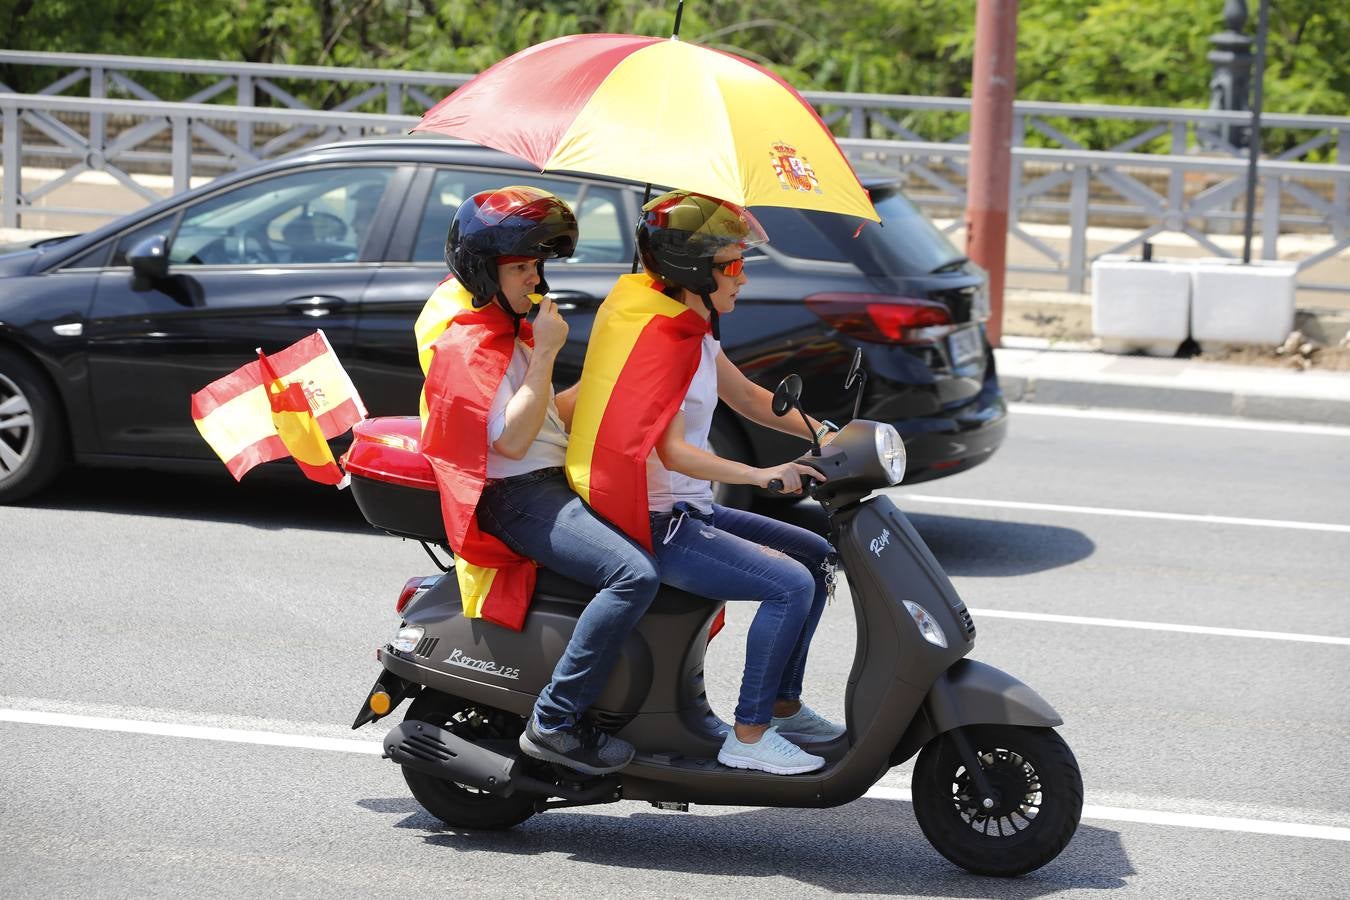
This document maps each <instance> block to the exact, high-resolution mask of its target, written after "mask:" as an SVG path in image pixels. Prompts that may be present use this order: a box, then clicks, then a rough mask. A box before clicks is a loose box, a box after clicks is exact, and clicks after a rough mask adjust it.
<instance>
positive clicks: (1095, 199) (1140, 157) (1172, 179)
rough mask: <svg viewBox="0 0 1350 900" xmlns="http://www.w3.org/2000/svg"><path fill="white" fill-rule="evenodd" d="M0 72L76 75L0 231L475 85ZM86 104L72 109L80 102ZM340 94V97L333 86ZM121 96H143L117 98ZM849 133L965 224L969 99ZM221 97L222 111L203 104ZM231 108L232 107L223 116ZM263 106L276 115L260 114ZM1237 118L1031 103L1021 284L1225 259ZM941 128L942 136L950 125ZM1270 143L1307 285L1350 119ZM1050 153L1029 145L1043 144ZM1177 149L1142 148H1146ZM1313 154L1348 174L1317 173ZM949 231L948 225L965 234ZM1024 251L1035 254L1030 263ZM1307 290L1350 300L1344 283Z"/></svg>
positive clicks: (287, 74) (25, 56)
mask: <svg viewBox="0 0 1350 900" xmlns="http://www.w3.org/2000/svg"><path fill="white" fill-rule="evenodd" d="M0 63H3V64H9V65H11V66H13V65H24V66H42V67H47V68H51V69H53V70H56V71H58V72H59V71H61V70H69V71H65V72H64V74H59V75H57V76H55V77H54V80H53V81H51V82H50V83H49V84H48V85H46V86H45V87H44V88H43V89H42V90H41V92H40V93H38V94H15V93H5V91H7V90H8V89H7V88H6V86H5V85H3V84H0V112H2V113H3V123H2V124H3V137H2V138H0V144H2V150H3V155H2V156H0V165H2V166H3V169H4V174H3V181H2V182H0V225H3V226H7V227H16V226H18V225H19V224H21V222H22V218H23V216H24V214H25V213H36V212H38V211H40V212H41V213H42V214H43V215H50V216H58V217H59V216H77V215H91V214H92V215H99V214H103V215H111V214H112V213H108V212H106V211H104V212H100V211H98V210H92V209H89V208H84V207H80V206H78V205H65V206H61V205H55V204H52V203H51V202H48V203H45V204H42V203H38V202H37V201H40V200H43V199H44V198H48V199H49V198H50V196H51V195H52V193H53V192H54V191H56V190H57V189H59V188H61V187H62V186H64V185H67V184H69V183H70V182H71V181H72V180H74V179H77V178H78V177H79V176H80V175H82V174H83V173H85V172H89V171H99V172H103V173H106V174H107V175H109V176H111V177H112V178H114V179H115V180H116V181H117V182H118V183H120V184H121V185H123V186H125V188H126V189H128V190H130V191H132V192H133V193H134V194H135V195H137V196H138V197H141V198H144V199H145V200H146V201H150V200H154V199H158V197H159V195H158V194H157V193H155V192H154V191H152V190H150V189H148V188H147V187H145V186H144V185H143V184H142V183H141V182H140V181H138V180H137V176H139V175H141V174H142V173H145V172H155V171H158V172H164V173H167V174H169V175H170V176H171V178H172V187H173V189H174V190H175V191H178V190H182V189H184V188H186V187H187V186H188V184H189V181H190V179H191V178H193V177H194V176H196V177H202V176H213V175H219V174H221V173H222V172H226V171H232V170H235V169H238V168H241V167H244V166H248V165H252V164H254V163H256V162H259V161H261V160H264V159H270V158H273V157H275V156H279V155H282V154H284V153H287V152H291V151H293V150H296V149H300V148H302V147H305V146H309V145H313V144H316V143H322V142H326V141H330V140H334V139H341V138H346V137H355V136H360V135H368V134H390V133H401V132H404V131H407V130H408V129H409V128H410V127H411V126H412V124H413V123H414V122H416V115H411V114H408V113H409V112H410V111H411V112H412V113H417V112H420V111H421V110H422V109H425V108H426V107H428V106H430V105H432V104H434V103H435V102H436V100H437V99H438V97H439V96H440V95H442V94H444V93H446V92H448V91H449V90H451V89H453V88H454V87H456V86H458V85H460V84H463V83H464V82H465V81H467V80H468V79H469V78H470V77H472V76H470V75H463V74H458V75H445V74H437V73H427V72H398V71H393V72H391V71H384V70H375V69H331V68H323V67H315V66H274V65H261V64H254V63H220V62H209V61H202V60H175V59H147V58H140V57H119V56H94V55H87V54H51V53H28V52H18V51H0ZM133 73H171V74H174V75H177V76H185V78H184V79H183V80H187V81H193V80H194V79H195V82H194V84H200V83H201V82H203V81H206V82H209V83H207V84H205V85H204V86H202V87H200V88H199V89H197V90H195V91H193V92H192V93H191V94H190V95H189V96H187V97H176V98H169V100H167V101H166V100H165V99H164V98H160V97H159V96H157V95H156V94H155V93H153V92H152V91H151V90H149V89H148V88H146V87H145V85H144V84H142V83H141V81H143V80H145V78H144V76H141V80H137V77H136V76H135V75H134V74H133ZM298 83H299V84H307V85H310V86H313V85H314V84H324V85H328V86H330V87H332V88H333V90H335V91H338V93H339V94H340V95H342V97H343V98H342V99H341V100H339V101H337V102H335V103H334V104H333V107H332V108H330V109H325V110H314V109H310V108H309V107H307V106H306V105H305V104H304V103H303V102H301V101H300V100H299V99H298V98H297V97H296V92H297V91H299V90H300V88H299V87H297V84H298ZM86 86H87V93H88V96H87V97H72V96H65V95H63V92H66V91H71V90H75V89H80V90H83V89H84V88H85V87H86ZM339 89H340V90H339ZM113 94H121V95H126V96H130V97H132V98H134V99H130V100H126V99H113V98H112V96H111V95H113ZM804 96H805V97H806V98H807V100H808V101H809V102H811V103H813V104H814V105H815V106H816V107H817V109H818V110H819V111H820V112H821V114H822V118H823V119H824V120H825V121H826V122H827V123H829V124H831V125H832V126H833V127H835V128H836V130H837V131H838V132H839V133H840V134H841V135H847V136H844V137H842V138H841V141H840V143H841V146H843V147H844V149H845V152H846V153H848V154H849V155H850V156H851V157H852V158H854V159H855V160H856V159H868V160H873V161H875V162H877V163H879V164H881V165H884V166H888V167H890V168H892V169H893V170H894V171H896V172H897V173H899V175H900V176H901V177H902V178H903V179H904V184H905V187H906V190H907V191H908V192H909V193H910V195H911V196H912V197H913V198H914V199H915V200H916V201H917V202H919V204H920V205H921V206H922V207H924V208H925V210H926V211H928V212H929V213H930V214H934V215H937V216H945V217H949V218H959V217H960V211H961V210H962V209H964V206H965V189H964V183H965V161H966V158H967V157H968V155H969V147H968V146H967V145H966V143H965V135H959V134H958V135H955V136H954V138H953V139H952V140H950V141H942V140H933V139H932V134H933V132H932V131H930V132H929V133H928V134H925V133H924V129H925V128H930V127H931V128H933V129H936V130H944V129H945V131H948V132H950V131H951V130H952V129H953V125H952V122H953V119H952V117H953V116H956V117H958V118H957V121H958V125H959V117H961V116H968V114H969V110H970V101H969V100H967V99H962V98H935V97H909V96H883V95H874V94H843V93H829V92H805V93H804ZM207 101H216V102H207ZM221 101H233V103H226V102H221ZM259 103H266V104H271V105H267V106H259V105H258V104H259ZM1074 120H1093V121H1101V120H1115V121H1119V122H1125V123H1132V129H1133V130H1132V133H1131V134H1130V135H1129V136H1128V137H1126V138H1124V139H1123V140H1120V141H1118V142H1117V143H1115V144H1114V145H1112V146H1111V147H1110V148H1109V149H1106V150H1093V149H1088V148H1085V147H1083V146H1081V145H1080V144H1078V143H1077V142H1075V141H1073V140H1072V139H1070V138H1069V137H1068V136H1067V134H1066V133H1065V129H1064V128H1063V127H1060V126H1057V125H1056V124H1055V123H1056V122H1063V121H1074ZM1248 121H1249V120H1248V117H1247V116H1246V115H1245V114H1242V113H1231V112H1218V111H1209V110H1192V109H1171V108H1156V107H1119V106H1114V107H1113V106H1096V105H1084V104H1063V103H1038V102H1025V101H1020V102H1018V103H1017V104H1016V106H1015V118H1014V135H1013V137H1014V151H1013V158H1014V184H1013V196H1012V215H1011V223H1010V235H1011V237H1012V239H1013V240H1014V241H1016V242H1019V243H1020V244H1021V245H1022V246H1023V247H1024V248H1025V249H1026V250H1028V251H1029V252H1030V253H1031V255H1032V256H1033V257H1035V259H1036V263H1035V264H1031V265H1027V264H1022V265H1014V266H1013V267H1012V269H1013V271H1024V272H1032V273H1038V274H1043V275H1054V276H1056V277H1057V278H1061V279H1062V282H1061V284H1062V286H1063V287H1064V288H1066V289H1068V290H1072V291H1081V290H1082V289H1083V286H1084V283H1085V281H1086V278H1087V275H1088V270H1089V266H1090V263H1091V260H1092V258H1095V257H1096V256H1099V255H1101V254H1102V253H1106V252H1119V251H1121V250H1124V249H1127V248H1129V247H1131V246H1133V245H1136V244H1139V243H1140V242H1142V241H1144V240H1148V239H1149V238H1150V237H1153V236H1156V235H1158V234H1160V233H1162V232H1175V233H1178V234H1182V235H1185V236H1186V237H1187V238H1188V239H1189V240H1191V241H1193V242H1194V244H1195V245H1196V247H1197V248H1199V249H1201V250H1202V251H1204V252H1207V253H1210V254H1213V255H1215V256H1232V255H1233V253H1232V252H1231V251H1229V250H1227V249H1225V248H1224V247H1222V246H1221V245H1220V243H1218V242H1216V239H1215V235H1217V234H1223V233H1231V232H1232V231H1233V230H1234V226H1235V225H1236V223H1238V222H1239V221H1240V219H1241V218H1242V215H1243V213H1242V202H1243V194H1244V191H1245V185H1246V181H1245V175H1246V163H1245V161H1244V160H1243V159H1242V158H1241V157H1242V154H1243V153H1244V151H1242V150H1241V149H1240V148H1236V147H1233V146H1232V145H1230V144H1228V143H1227V142H1226V141H1224V140H1223V139H1222V138H1221V137H1220V134H1222V133H1223V132H1224V131H1225V130H1226V129H1224V128H1223V126H1231V125H1245V124H1246V123H1247V122H1248ZM939 126H940V127H939ZM1262 128H1263V133H1266V132H1271V133H1273V132H1275V131H1279V132H1280V133H1281V134H1284V135H1289V134H1293V135H1295V136H1296V138H1297V139H1298V142H1297V143H1295V144H1293V145H1292V146H1290V147H1289V149H1288V150H1286V151H1284V152H1282V153H1280V154H1279V155H1278V156H1277V157H1275V158H1273V159H1265V160H1262V161H1261V163H1260V165H1259V168H1258V177H1259V185H1260V188H1261V199H1260V201H1259V202H1260V206H1259V212H1258V222H1259V232H1258V233H1259V236H1260V238H1261V241H1262V256H1263V257H1264V258H1266V259H1274V258H1277V257H1278V256H1279V253H1280V251H1279V242H1280V238H1281V235H1284V234H1288V233H1290V232H1298V231H1301V232H1304V233H1308V232H1312V233H1315V234H1317V235H1319V236H1322V237H1324V238H1325V240H1324V241H1323V242H1322V243H1323V246H1321V247H1320V248H1318V249H1316V250H1315V251H1311V252H1307V253H1305V254H1303V255H1302V257H1301V258H1298V259H1297V263H1298V266H1299V268H1300V271H1301V272H1306V271H1307V270H1309V269H1311V268H1313V267H1316V266H1318V265H1320V264H1322V263H1324V262H1326V261H1327V260H1330V259H1332V258H1334V257H1336V256H1337V255H1338V254H1340V253H1341V252H1342V251H1343V250H1345V249H1346V248H1347V247H1350V210H1348V209H1347V198H1350V165H1347V164H1348V163H1350V117H1336V116H1298V115H1285V114H1278V113H1274V114H1270V113H1268V114H1265V115H1264V116H1263V119H1262ZM1032 143H1035V144H1039V145H1042V146H1032V145H1031V144H1032ZM1160 144H1162V145H1165V147H1166V149H1167V152H1165V153H1156V152H1153V153H1150V152H1141V149H1142V148H1150V149H1158V148H1159V145H1160ZM1310 155H1320V156H1324V157H1328V158H1331V157H1334V158H1335V159H1336V161H1337V162H1336V163H1329V162H1311V161H1308V159H1309V157H1310ZM39 160H45V161H48V162H54V163H55V164H56V167H58V168H60V169H61V170H62V171H61V174H60V175H59V176H58V177H56V178H54V179H52V180H50V181H47V182H46V183H44V184H40V185H37V186H35V187H33V188H31V189H29V190H28V191H26V192H25V191H23V190H21V187H22V182H21V180H20V170H21V169H22V168H23V167H24V166H25V165H29V166H31V165H34V163H35V162H36V161H39ZM1038 221H1039V222H1054V223H1058V224H1061V225H1067V226H1068V242H1067V249H1066V250H1065V249H1059V248H1057V247H1056V246H1053V245H1052V244H1051V243H1050V242H1048V241H1047V240H1045V239H1044V238H1042V237H1038V236H1036V235H1035V234H1033V233H1032V232H1033V231H1034V230H1035V229H1034V228H1031V227H1029V226H1030V225H1031V223H1034V222H1038ZM959 224H960V223H959V222H953V223H952V224H951V225H950V226H949V230H950V229H954V228H957V227H959ZM1102 224H1116V225H1118V226H1120V227H1123V228H1126V229H1127V231H1128V236H1127V237H1126V238H1125V239H1123V240H1120V241H1117V242H1115V243H1114V244H1113V245H1112V246H1110V247H1109V248H1108V249H1101V250H1096V251H1092V252H1090V247H1089V242H1088V228H1089V226H1097V225H1102ZM1024 255H1025V254H1024ZM1301 277H1302V280H1301V282H1300V285H1301V286H1302V287H1305V288H1312V289H1318V290H1336V291H1350V277H1336V278H1333V279H1332V280H1330V281H1324V282H1316V281H1315V280H1310V279H1309V278H1308V277H1307V276H1301Z"/></svg>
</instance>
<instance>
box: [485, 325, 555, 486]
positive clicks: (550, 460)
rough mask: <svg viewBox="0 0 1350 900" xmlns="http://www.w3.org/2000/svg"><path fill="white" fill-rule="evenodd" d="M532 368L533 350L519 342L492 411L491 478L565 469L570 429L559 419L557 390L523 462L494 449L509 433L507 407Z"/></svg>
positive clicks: (489, 414)
mask: <svg viewBox="0 0 1350 900" xmlns="http://www.w3.org/2000/svg"><path fill="white" fill-rule="evenodd" d="M529 366H530V348H529V347H526V346H525V345H524V344H522V343H521V342H520V341H516V350H515V352H514V353H512V354H511V363H510V365H508V366H507V367H506V374H505V375H503V376H502V383H501V386H500V387H498V388H497V396H496V397H494V398H492V408H491V409H489V410H488V451H487V477H488V478H509V477H511V476H512V475H524V474H526V473H528V472H533V471H535V470H536V469H547V468H550V467H552V466H561V465H562V464H563V461H564V459H566V457H567V429H566V428H565V427H563V421H562V418H561V417H560V416H559V415H558V406H557V404H555V403H554V402H553V388H552V387H550V388H549V389H548V413H547V414H546V415H545V416H544V424H543V426H542V427H541V428H540V429H539V434H537V435H536V436H535V438H534V440H533V441H532V442H531V443H530V449H528V450H526V451H525V455H524V456H523V457H522V458H520V459H511V458H510V457H508V456H502V455H501V454H500V453H498V452H497V451H496V450H494V449H492V445H493V444H495V443H496V442H497V439H498V438H500V437H501V436H502V432H504V431H505V430H506V404H508V403H510V402H511V398H512V397H513V396H515V393H516V391H518V390H520V386H521V385H522V384H524V383H525V370H526V369H528V368H529Z"/></svg>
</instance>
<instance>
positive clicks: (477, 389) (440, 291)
mask: <svg viewBox="0 0 1350 900" xmlns="http://www.w3.org/2000/svg"><path fill="white" fill-rule="evenodd" d="M414 330H415V332H416V336H417V346H418V351H419V356H420V358H421V360H422V367H423V371H425V372H426V376H427V380H426V386H425V387H424V389H423V402H422V422H423V424H422V453H423V455H424V456H426V458H427V461H428V462H429V463H431V468H432V471H433V472H434V473H435V476H436V486H437V487H438V488H439V489H440V493H441V516H442V517H443V518H444V519H445V534H446V537H447V538H448V539H449V541H450V549H452V550H453V551H454V552H455V556H456V557H457V560H456V562H455V577H456V578H457V580H458V581H459V594H460V600H461V602H462V603H463V605H464V615H466V616H468V617H470V618H483V619H487V620H488V621H489V622H495V623H496V624H498V625H503V626H505V627H507V628H512V629H515V630H516V631H519V630H520V629H521V628H523V627H524V626H525V614H526V613H527V612H528V611H529V606H530V595H531V594H533V593H534V581H535V575H536V569H535V565H534V563H533V562H532V561H531V560H529V559H526V558H525V557H523V556H519V555H518V554H516V553H514V552H513V551H512V550H511V549H510V548H508V547H507V546H506V545H505V544H503V543H502V542H501V541H499V540H497V538H495V537H493V536H492V535H490V534H487V533H485V532H483V531H480V530H479V529H478V520H477V518H476V515H475V511H476V510H477V508H478V499H479V497H481V496H482V493H483V482H484V481H485V480H486V478H487V450H488V438H487V420H488V412H489V411H490V410H491V408H492V400H493V398H494V397H496V396H497V389H498V388H499V387H501V383H502V376H504V375H505V374H506V367H507V366H508V365H510V363H511V355H512V353H514V352H515V333H514V330H513V328H512V322H511V318H510V317H509V316H508V315H507V314H506V312H505V311H503V310H502V309H501V308H500V307H499V306H497V305H496V304H495V303H493V304H488V305H487V306H484V307H483V308H482V309H474V308H473V297H472V295H470V294H469V292H468V291H467V290H465V288H464V287H463V286H462V285H461V284H460V283H459V282H458V281H456V280H454V279H453V278H450V279H447V280H445V281H443V282H442V283H441V285H440V287H438V288H437V289H436V292H435V293H434V294H432V296H431V299H430V300H428V301H427V305H426V307H425V308H424V310H423V313H422V315H421V316H419V317H418V319H417V324H416V325H415V326H414ZM520 338H521V340H522V341H524V342H525V343H526V344H530V343H531V342H532V339H533V332H532V329H531V328H530V325H529V323H528V322H522V323H521V325H520Z"/></svg>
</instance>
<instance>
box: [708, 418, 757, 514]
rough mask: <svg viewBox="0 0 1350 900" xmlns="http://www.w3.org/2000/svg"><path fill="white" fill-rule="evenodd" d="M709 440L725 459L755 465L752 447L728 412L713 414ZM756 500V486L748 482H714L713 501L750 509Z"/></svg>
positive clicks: (715, 450) (722, 504)
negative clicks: (728, 415)
mask: <svg viewBox="0 0 1350 900" xmlns="http://www.w3.org/2000/svg"><path fill="white" fill-rule="evenodd" d="M708 442H709V443H710V444H712V451H713V452H714V453H716V454H717V455H718V456H720V457H722V458H723V459H734V460H736V461H737V462H743V463H745V464H746V465H750V466H753V465H754V464H755V461H754V460H752V459H751V458H750V448H749V447H748V446H747V445H746V442H745V438H744V437H742V436H741V434H740V429H739V428H738V427H737V425H736V423H735V422H732V421H729V420H728V417H727V416H726V414H724V413H722V412H720V411H719V412H718V413H717V414H716V415H714V416H713V423H712V430H711V431H709V432H708ZM753 500H754V488H753V487H751V486H750V485H748V484H723V483H722V482H720V481H714V482H713V502H714V503H716V504H718V505H719V506H726V507H730V508H732V509H749V508H750V504H751V503H752V502H753Z"/></svg>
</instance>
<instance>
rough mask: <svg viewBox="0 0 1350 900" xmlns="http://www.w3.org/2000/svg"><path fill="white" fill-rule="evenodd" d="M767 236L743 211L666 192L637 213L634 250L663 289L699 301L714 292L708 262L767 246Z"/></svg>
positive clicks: (700, 196)
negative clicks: (727, 252) (728, 252)
mask: <svg viewBox="0 0 1350 900" xmlns="http://www.w3.org/2000/svg"><path fill="white" fill-rule="evenodd" d="M768 242H769V236H768V235H767V234H765V233H764V229H763V228H762V227H761V226H760V224H759V222H758V221H757V220H756V219H755V217H754V216H753V215H751V214H750V212H749V211H748V210H746V209H743V208H742V207H739V206H737V205H736V204H734V203H728V202H727V201H725V200H718V199H717V198H716V197H709V196H707V195H705V194H696V193H694V192H692V191H670V192H669V193H666V194H662V195H661V196H659V197H657V198H656V199H654V200H652V201H651V202H649V203H647V204H646V205H645V206H643V207H642V217H641V218H640V219H639V220H638V226H637V245H638V253H639V255H640V256H641V257H642V265H643V266H644V267H646V269H647V272H648V273H649V274H651V275H652V276H653V277H654V278H657V279H659V280H660V281H662V282H664V283H665V284H666V285H667V286H668V287H678V288H684V289H686V290H689V291H693V292H694V293H695V294H698V295H699V296H701V297H703V302H704V303H705V304H707V305H708V308H709V309H711V308H712V306H711V301H710V300H709V299H708V296H709V295H710V294H712V293H713V292H714V291H716V290H717V279H716V278H714V277H713V257H715V256H716V255H717V253H718V251H720V250H722V249H723V248H725V247H732V246H734V247H740V248H741V249H743V250H744V249H747V248H749V247H754V246H756V245H758V244H767V243H768Z"/></svg>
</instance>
